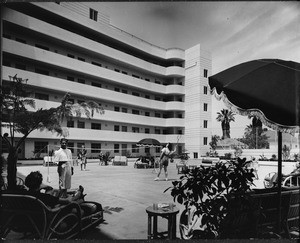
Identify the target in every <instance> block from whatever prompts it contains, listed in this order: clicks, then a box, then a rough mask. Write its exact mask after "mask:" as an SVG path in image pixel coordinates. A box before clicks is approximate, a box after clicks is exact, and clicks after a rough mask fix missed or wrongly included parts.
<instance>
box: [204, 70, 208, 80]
mask: <svg viewBox="0 0 300 243" xmlns="http://www.w3.org/2000/svg"><path fill="white" fill-rule="evenodd" d="M207 73H208V71H207V69H204V70H203V76H204V78H207Z"/></svg>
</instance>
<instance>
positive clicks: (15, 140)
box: [0, 75, 104, 189]
mask: <svg viewBox="0 0 300 243" xmlns="http://www.w3.org/2000/svg"><path fill="white" fill-rule="evenodd" d="M9 78H10V82H5V83H4V84H3V86H2V87H1V93H0V103H1V106H0V107H1V115H3V116H2V117H1V118H2V120H1V121H0V122H1V126H2V127H5V128H6V129H7V130H8V132H7V133H4V134H0V136H1V139H2V140H1V141H3V142H4V143H6V146H7V147H8V157H7V174H8V177H7V179H8V188H9V189H14V187H15V185H16V172H17V160H18V157H17V153H18V149H19V148H20V146H21V144H22V143H23V142H24V141H25V139H26V138H27V137H28V136H29V134H30V133H31V132H33V131H34V130H40V131H43V130H45V129H46V130H48V131H52V132H56V133H57V134H58V135H62V136H64V127H62V124H63V122H64V121H66V120H71V119H72V117H80V116H81V115H85V116H86V117H87V118H88V119H90V118H91V117H92V116H93V115H94V113H95V112H97V113H100V114H103V113H104V110H103V107H101V106H100V105H99V104H98V103H97V102H95V101H86V102H82V103H80V104H78V103H74V104H73V103H72V102H71V101H70V96H71V95H70V94H69V93H67V94H66V95H65V96H64V97H63V99H62V101H61V104H60V105H59V106H58V107H55V108H54V107H53V108H50V109H43V108H41V109H35V100H34V99H32V98H31V94H30V92H28V87H27V79H22V78H19V77H17V75H15V76H10V77H9ZM20 134H21V136H20ZM0 147H1V146H0Z"/></svg>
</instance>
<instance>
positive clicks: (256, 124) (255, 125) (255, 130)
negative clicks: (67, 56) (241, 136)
mask: <svg viewBox="0 0 300 243" xmlns="http://www.w3.org/2000/svg"><path fill="white" fill-rule="evenodd" d="M248 118H249V119H251V118H252V125H250V126H251V129H252V134H253V136H254V141H255V148H258V146H257V142H258V137H259V133H261V131H262V122H261V121H260V120H259V119H258V118H257V117H256V116H251V115H249V116H248Z"/></svg>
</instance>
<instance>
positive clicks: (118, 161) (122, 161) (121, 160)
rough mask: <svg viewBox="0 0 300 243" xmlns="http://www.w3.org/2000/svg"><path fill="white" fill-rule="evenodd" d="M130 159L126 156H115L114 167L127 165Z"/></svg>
mask: <svg viewBox="0 0 300 243" xmlns="http://www.w3.org/2000/svg"><path fill="white" fill-rule="evenodd" d="M127 164H128V159H127V157H126V156H115V157H114V159H113V162H112V165H127Z"/></svg>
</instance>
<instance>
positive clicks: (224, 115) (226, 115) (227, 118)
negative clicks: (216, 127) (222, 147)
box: [216, 109, 235, 139]
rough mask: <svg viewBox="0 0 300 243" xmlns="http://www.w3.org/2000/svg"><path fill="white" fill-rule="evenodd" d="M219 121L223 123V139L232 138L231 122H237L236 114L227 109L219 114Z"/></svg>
mask: <svg viewBox="0 0 300 243" xmlns="http://www.w3.org/2000/svg"><path fill="white" fill-rule="evenodd" d="M217 115H218V116H217V118H216V119H217V121H219V122H221V126H222V132H223V136H222V139H225V138H230V122H232V121H235V118H234V116H235V114H234V113H233V112H232V111H229V110H227V109H222V110H221V112H217Z"/></svg>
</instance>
